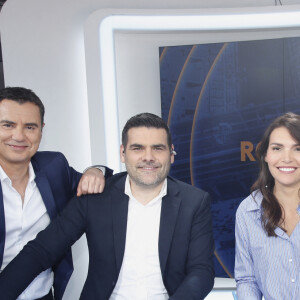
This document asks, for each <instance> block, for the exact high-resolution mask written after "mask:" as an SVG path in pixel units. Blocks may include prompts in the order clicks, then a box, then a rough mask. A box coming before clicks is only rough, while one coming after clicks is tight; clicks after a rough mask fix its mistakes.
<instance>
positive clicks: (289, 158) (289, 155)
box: [282, 149, 293, 163]
mask: <svg viewBox="0 0 300 300" xmlns="http://www.w3.org/2000/svg"><path fill="white" fill-rule="evenodd" d="M292 160H293V155H292V153H291V151H290V150H289V149H286V150H285V151H284V152H283V157H282V161H283V162H285V163H290V162H292Z"/></svg>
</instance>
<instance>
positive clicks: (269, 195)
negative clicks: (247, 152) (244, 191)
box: [251, 112, 300, 236]
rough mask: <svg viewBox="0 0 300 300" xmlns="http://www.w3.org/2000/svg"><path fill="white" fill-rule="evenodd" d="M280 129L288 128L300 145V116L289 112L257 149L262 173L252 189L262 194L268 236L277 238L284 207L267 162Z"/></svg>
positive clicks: (267, 133) (263, 214)
mask: <svg viewBox="0 0 300 300" xmlns="http://www.w3.org/2000/svg"><path fill="white" fill-rule="evenodd" d="M279 127H284V128H286V129H287V130H288V131H289V133H290V135H291V136H292V137H293V138H294V139H295V140H296V141H297V142H298V143H299V144H300V116H299V115H297V114H294V113H291V112H289V113H286V114H284V115H282V116H280V117H278V118H276V119H275V120H274V121H273V122H272V123H271V124H270V125H269V127H268V128H267V129H266V131H265V133H264V135H263V137H262V139H261V141H260V142H259V144H258V145H257V147H256V157H257V161H258V163H259V167H260V172H259V176H258V178H257V180H256V181H255V183H254V184H253V186H252V187H251V193H253V192H254V191H255V190H260V192H261V193H262V196H263V200H262V204H261V205H262V225H263V227H264V229H265V230H266V232H267V234H268V236H276V233H275V228H276V227H278V226H279V225H280V223H281V222H282V220H283V219H284V212H283V210H282V207H281V205H280V203H279V202H278V199H277V198H276V197H275V195H274V193H273V189H274V178H273V176H272V175H271V173H270V171H269V168H268V164H267V163H266V162H265V156H266V154H267V150H268V147H269V140H270V135H271V133H272V132H273V130H274V129H276V128H279ZM254 194H255V193H254Z"/></svg>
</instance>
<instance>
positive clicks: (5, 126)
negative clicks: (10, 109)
mask: <svg viewBox="0 0 300 300" xmlns="http://www.w3.org/2000/svg"><path fill="white" fill-rule="evenodd" d="M2 127H4V128H5V129H10V128H13V124H11V123H2Z"/></svg>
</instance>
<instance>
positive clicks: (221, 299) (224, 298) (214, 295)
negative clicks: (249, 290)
mask: <svg viewBox="0 0 300 300" xmlns="http://www.w3.org/2000/svg"><path fill="white" fill-rule="evenodd" d="M205 300H238V297H237V295H236V291H230V290H223V291H222V290H218V291H214V290H213V291H212V292H210V293H209V295H208V296H207V297H206V298H205ZM262 300H265V298H264V297H262Z"/></svg>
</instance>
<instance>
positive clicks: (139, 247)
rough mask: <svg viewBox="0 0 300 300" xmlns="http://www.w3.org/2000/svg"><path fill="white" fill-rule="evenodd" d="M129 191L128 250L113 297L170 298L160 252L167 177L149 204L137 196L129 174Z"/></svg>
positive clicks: (122, 299) (126, 299)
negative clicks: (161, 221) (164, 281)
mask: <svg viewBox="0 0 300 300" xmlns="http://www.w3.org/2000/svg"><path fill="white" fill-rule="evenodd" d="M125 194H126V195H128V196H129V203H128V217H127V231H126V244H125V253H124V258H123V262H122V267H121V271H120V274H119V277H118V281H117V284H116V286H115V288H114V290H113V293H112V295H111V297H110V300H133V299H134V300H166V299H169V296H168V293H167V291H166V289H165V286H164V284H163V280H162V275H161V270H160V264H159V255H158V236H159V225H160V212H161V203H162V197H163V196H165V195H166V194H167V180H165V182H164V184H163V187H162V189H161V191H160V193H159V195H158V196H157V197H155V198H154V199H153V200H151V201H150V202H149V203H148V204H147V205H143V204H141V203H140V202H138V201H137V200H136V199H135V198H134V197H133V195H132V192H131V188H130V183H129V178H128V176H127V179H126V183H125Z"/></svg>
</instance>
